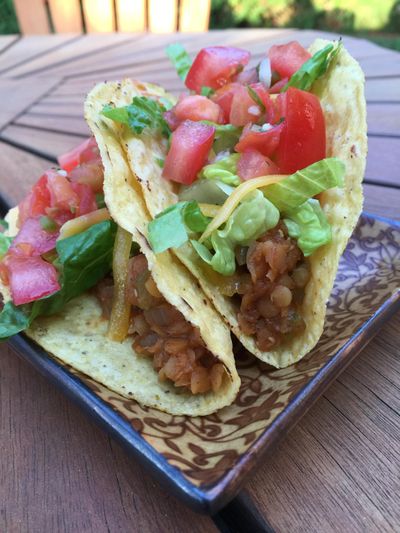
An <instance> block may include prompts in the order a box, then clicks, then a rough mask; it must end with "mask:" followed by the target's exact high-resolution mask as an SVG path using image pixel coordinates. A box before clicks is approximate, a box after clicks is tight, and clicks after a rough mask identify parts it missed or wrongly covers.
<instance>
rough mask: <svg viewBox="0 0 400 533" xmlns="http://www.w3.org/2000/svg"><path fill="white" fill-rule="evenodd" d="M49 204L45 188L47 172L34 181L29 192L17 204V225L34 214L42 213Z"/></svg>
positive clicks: (20, 224)
mask: <svg viewBox="0 0 400 533" xmlns="http://www.w3.org/2000/svg"><path fill="white" fill-rule="evenodd" d="M49 205H50V192H49V190H48V188H47V173H45V174H43V176H42V177H41V178H39V180H38V181H37V182H36V183H35V185H34V186H33V188H32V190H31V192H30V193H29V194H28V196H26V198H24V200H22V202H20V203H19V204H18V226H19V227H21V226H22V224H23V223H24V222H25V220H26V219H27V218H29V217H34V216H36V215H44V214H45V213H46V208H47V207H49Z"/></svg>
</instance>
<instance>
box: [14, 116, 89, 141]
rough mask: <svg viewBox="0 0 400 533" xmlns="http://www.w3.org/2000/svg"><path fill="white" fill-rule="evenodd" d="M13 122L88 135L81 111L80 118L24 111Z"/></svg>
mask: <svg viewBox="0 0 400 533" xmlns="http://www.w3.org/2000/svg"><path fill="white" fill-rule="evenodd" d="M15 124H20V125H22V126H31V127H33V128H38V129H45V130H49V131H55V132H60V133H72V134H73V135H83V136H85V137H86V136H89V135H90V131H89V128H88V125H87V124H86V122H85V120H84V118H83V113H82V116H81V117H80V118H77V117H68V116H65V117H61V118H60V117H57V116H52V115H35V114H33V113H25V114H24V115H23V116H21V117H19V118H18V119H17V120H16V121H15Z"/></svg>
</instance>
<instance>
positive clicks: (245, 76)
mask: <svg viewBox="0 0 400 533" xmlns="http://www.w3.org/2000/svg"><path fill="white" fill-rule="evenodd" d="M234 81H236V82H238V83H241V84H242V85H251V84H252V83H257V82H258V72H257V69H256V68H255V67H254V68H249V69H246V70H243V71H242V72H239V74H238V75H237V76H235V79H234Z"/></svg>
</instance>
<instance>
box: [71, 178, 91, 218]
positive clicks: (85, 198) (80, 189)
mask: <svg viewBox="0 0 400 533" xmlns="http://www.w3.org/2000/svg"><path fill="white" fill-rule="evenodd" d="M71 187H72V190H73V191H74V192H75V193H76V195H77V197H78V199H79V204H78V206H77V209H76V212H75V216H76V217H80V216H82V215H86V214H87V213H91V212H92V211H96V210H97V203H96V197H95V195H94V192H93V190H92V189H91V187H89V185H85V184H83V183H71Z"/></svg>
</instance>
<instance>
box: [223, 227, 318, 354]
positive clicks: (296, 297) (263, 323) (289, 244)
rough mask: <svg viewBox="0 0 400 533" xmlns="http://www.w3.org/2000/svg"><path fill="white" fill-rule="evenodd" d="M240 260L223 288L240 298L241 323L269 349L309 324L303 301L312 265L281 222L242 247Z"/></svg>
mask: <svg viewBox="0 0 400 533" xmlns="http://www.w3.org/2000/svg"><path fill="white" fill-rule="evenodd" d="M236 258H237V262H238V264H239V265H240V266H239V268H238V271H237V273H236V274H235V275H234V276H232V279H231V280H230V281H226V282H225V283H224V285H223V286H222V287H221V286H220V290H221V292H222V293H223V294H226V295H228V296H234V295H235V294H236V296H235V297H236V298H237V299H238V306H239V307H240V309H239V312H238V321H239V327H240V329H241V330H242V332H243V333H245V334H246V335H251V336H254V337H255V341H256V344H257V347H258V348H259V349H260V350H263V351H268V350H272V349H274V348H276V347H277V346H279V345H280V344H281V343H282V342H284V340H285V339H286V340H287V339H288V337H289V338H290V336H292V335H293V334H295V333H297V332H300V331H302V330H303V329H304V327H305V324H304V321H303V319H302V318H301V317H300V315H299V307H300V305H301V302H302V300H303V297H304V287H305V286H306V284H307V282H308V279H309V271H308V267H307V264H306V262H305V260H304V256H303V254H302V252H301V250H300V249H299V247H298V246H297V243H296V241H294V240H293V239H291V238H290V237H289V236H288V233H287V230H286V226H285V225H284V224H283V223H279V224H278V225H277V226H276V227H275V228H273V229H272V230H270V231H268V232H266V233H265V234H264V235H263V236H262V237H260V238H259V239H258V240H257V241H255V242H254V243H252V244H251V246H250V247H249V248H244V247H242V248H240V249H238V250H236Z"/></svg>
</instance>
